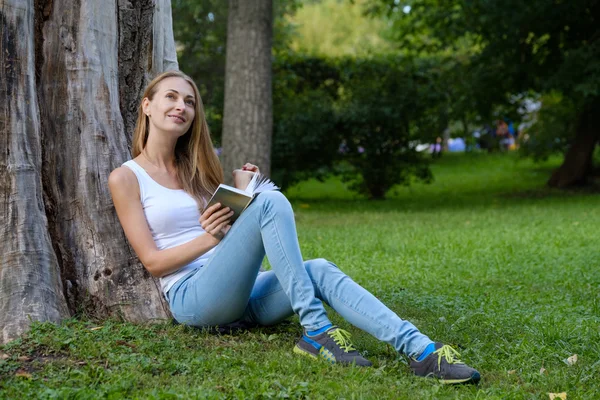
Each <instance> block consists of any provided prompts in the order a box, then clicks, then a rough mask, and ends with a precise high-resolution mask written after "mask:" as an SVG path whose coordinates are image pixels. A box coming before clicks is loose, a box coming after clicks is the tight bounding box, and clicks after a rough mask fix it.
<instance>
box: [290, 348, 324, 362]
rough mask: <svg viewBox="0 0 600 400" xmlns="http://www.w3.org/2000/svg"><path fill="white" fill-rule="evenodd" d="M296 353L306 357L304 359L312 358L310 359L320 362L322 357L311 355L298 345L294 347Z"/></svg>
mask: <svg viewBox="0 0 600 400" xmlns="http://www.w3.org/2000/svg"><path fill="white" fill-rule="evenodd" d="M294 353H296V354H298V355H301V356H304V357H310V358H312V359H315V360H319V359H320V357H319V356H317V355H316V354H313V353H309V352H308V351H306V350H304V349H302V348H301V347H299V346H298V345H296V346H294Z"/></svg>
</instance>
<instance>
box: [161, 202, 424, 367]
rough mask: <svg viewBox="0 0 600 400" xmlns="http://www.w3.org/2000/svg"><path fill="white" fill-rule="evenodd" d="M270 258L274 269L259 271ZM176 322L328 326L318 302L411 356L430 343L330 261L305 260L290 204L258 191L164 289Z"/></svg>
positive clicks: (313, 328)
mask: <svg viewBox="0 0 600 400" xmlns="http://www.w3.org/2000/svg"><path fill="white" fill-rule="evenodd" d="M265 252H266V255H267V257H268V258H269V262H270V264H271V267H272V270H271V271H266V272H259V270H260V266H261V263H262V260H263V258H264V256H265ZM167 297H168V300H169V306H170V308H171V312H172V313H173V316H174V317H175V319H176V320H177V321H178V322H180V323H182V324H187V325H192V326H198V327H208V326H216V325H225V324H229V323H232V322H236V321H245V322H251V323H256V324H259V325H273V324H276V323H278V322H280V321H282V320H284V319H286V318H288V317H290V316H292V315H293V314H294V313H295V314H297V315H298V316H299V318H300V323H301V324H302V326H303V327H304V328H305V329H306V330H317V329H320V328H322V327H324V326H326V325H329V324H330V323H331V322H330V321H329V319H328V318H327V314H326V312H325V308H324V306H323V303H322V301H324V302H326V303H327V304H328V305H329V306H331V307H332V308H333V309H334V310H335V311H336V312H338V313H339V314H340V315H341V316H342V317H343V318H344V319H346V321H348V322H350V323H351V324H352V325H354V326H356V327H358V328H359V329H362V330H363V331H365V332H368V333H370V334H371V335H373V336H374V337H376V338H377V339H379V340H382V341H384V342H386V343H389V344H390V345H392V346H393V347H394V348H395V349H396V350H397V351H398V352H400V353H404V354H406V355H408V356H410V357H415V356H418V355H419V354H421V352H422V351H423V350H424V349H425V347H427V345H429V344H430V343H432V341H431V340H430V339H429V338H428V337H427V336H425V335H423V334H422V333H421V332H419V330H418V329H417V328H416V327H415V326H414V325H413V324H411V323H410V322H408V321H404V320H402V319H400V317H398V316H397V315H396V314H395V313H394V312H393V311H391V310H390V309H389V308H387V307H386V306H385V305H384V304H383V303H381V302H380V301H379V300H378V299H377V298H376V297H375V296H373V295H372V294H371V293H369V292H368V291H367V290H366V289H364V288H363V287H361V286H360V285H358V284H357V283H356V282H354V281H353V280H352V279H350V278H349V277H348V276H347V275H346V274H344V273H343V272H342V271H341V270H340V269H339V268H338V267H337V266H336V265H335V264H333V263H331V262H329V261H327V260H325V259H322V258H321V259H316V260H310V261H306V262H305V261H303V259H302V255H301V254H300V246H299V244H298V238H297V234H296V224H295V222H294V213H293V210H292V207H291V206H290V203H289V202H288V200H287V199H286V198H285V196H284V195H283V194H281V193H280V192H277V191H272V192H265V193H261V194H260V195H259V196H258V197H257V198H256V199H255V200H254V201H253V202H252V204H251V205H250V206H249V207H248V208H247V209H246V211H244V213H243V214H242V215H241V216H240V218H239V219H238V220H237V221H236V222H235V224H234V225H233V226H232V228H231V230H230V231H229V232H228V233H227V235H225V238H224V239H223V240H222V241H221V243H219V245H218V246H217V248H216V249H215V252H214V254H213V255H212V257H211V258H210V259H209V260H208V262H207V263H206V265H204V266H203V267H202V268H200V269H198V270H196V271H194V272H191V273H190V274H189V275H187V276H185V277H184V278H182V279H181V280H179V281H178V282H176V283H175V285H173V287H171V289H170V290H169V292H168V295H167Z"/></svg>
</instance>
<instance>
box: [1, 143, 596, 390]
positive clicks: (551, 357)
mask: <svg viewBox="0 0 600 400" xmlns="http://www.w3.org/2000/svg"><path fill="white" fill-rule="evenodd" d="M557 163H558V160H556V159H554V160H550V161H548V162H547V163H545V164H543V165H535V164H533V163H531V162H530V161H524V160H517V159H516V158H515V157H513V156H512V155H493V156H488V155H477V154H475V155H460V156H454V155H451V156H446V157H444V158H442V159H441V160H439V161H437V162H436V164H435V165H433V171H434V175H435V177H436V180H435V181H434V182H433V183H432V184H431V185H423V184H415V185H413V186H411V187H409V188H406V187H402V188H397V189H395V190H392V191H391V192H390V196H389V199H388V200H385V201H378V202H369V201H366V200H364V199H361V198H360V197H357V196H354V195H352V194H351V193H350V192H348V191H347V190H346V189H345V187H344V186H343V185H342V184H341V183H340V182H339V181H336V180H332V181H329V182H325V183H319V182H304V183H302V184H300V185H298V186H296V187H294V188H291V189H290V190H289V191H288V196H289V197H290V198H291V200H292V203H293V204H294V208H295V211H296V215H297V222H298V235H299V237H300V243H301V245H302V250H303V254H304V257H305V258H307V259H309V258H316V257H325V258H327V259H329V260H331V261H333V262H335V263H336V264H338V265H339V266H340V267H341V268H342V269H343V270H345V271H346V272H347V273H348V274H349V275H350V276H352V277H353V278H354V279H355V280H356V281H358V282H359V283H361V284H362V285H363V286H365V287H366V288H368V289H369V290H371V291H372V292H373V293H374V294H375V295H376V296H378V297H379V298H380V299H381V300H382V301H383V302H384V303H386V304H387V305H388V306H389V307H390V308H392V309H393V310H395V311H396V312H397V313H398V314H399V315H400V316H401V317H403V318H405V319H408V320H410V321H412V322H413V323H414V324H415V325H416V326H417V327H419V328H420V329H421V330H422V331H423V332H424V333H426V334H428V335H429V336H430V337H432V338H433V339H434V340H438V341H443V342H446V343H450V344H453V345H455V346H456V348H457V349H458V350H459V351H460V352H461V354H462V359H463V360H464V361H466V362H468V363H469V364H470V365H472V366H474V367H476V368H477V369H479V371H480V372H481V373H482V376H483V378H482V382H481V383H480V385H479V386H478V387H473V386H461V387H446V386H442V385H440V384H438V383H436V382H435V381H434V380H425V379H419V378H415V377H413V376H411V374H410V370H409V368H408V365H407V363H406V361H405V360H404V359H403V358H402V357H398V356H397V355H395V354H394V351H393V350H392V349H391V348H390V347H389V346H387V345H385V344H382V343H379V342H378V341H376V340H375V339H374V338H372V337H370V336H369V335H367V334H365V333H362V332H360V331H358V330H356V329H354V328H353V327H351V326H349V325H348V324H347V323H345V322H344V321H342V320H340V319H339V318H337V316H336V315H334V314H333V312H332V313H330V314H331V317H332V319H333V321H334V322H335V323H338V324H339V325H341V326H342V327H343V328H344V329H348V330H349V331H351V332H352V333H353V337H354V341H355V344H356V345H357V347H358V348H359V349H361V350H362V351H363V353H364V354H365V355H366V356H367V357H368V358H369V359H370V360H371V361H373V362H374V367H373V368H370V369H359V368H343V367H336V366H328V365H327V364H325V363H320V362H310V360H306V359H305V358H303V357H297V356H294V355H293V353H292V347H293V346H294V344H295V343H296V341H297V340H298V338H299V336H300V334H301V329H300V327H299V326H298V324H297V320H296V319H293V320H291V321H290V322H289V323H284V324H282V325H279V326H276V327H270V328H261V329H257V330H253V331H250V332H241V333H238V334H235V335H216V334H211V333H208V332H203V331H198V330H194V329H190V328H185V327H182V326H174V325H171V324H168V323H166V324H158V325H152V326H139V325H132V324H127V323H121V322H118V321H108V322H103V323H100V322H94V321H76V320H69V321H66V322H65V323H64V324H62V325H60V326H55V325H51V324H36V325H34V327H33V329H32V331H31V333H29V334H28V335H26V336H25V337H24V338H22V339H19V340H16V341H14V342H12V343H10V344H8V345H5V346H3V347H0V398H27V397H29V398H61V399H62V398H77V399H80V398H112V399H120V398H165V399H171V398H173V399H174V398H262V397H264V398H271V397H283V398H300V397H306V398H346V399H354V398H356V399H358V398H411V399H445V398H450V399H455V398H461V399H462V398H466V399H470V398H480V399H484V398H485V399H549V398H550V397H549V395H548V393H561V392H566V393H567V396H568V399H569V400H571V399H594V398H600V383H599V380H600V301H599V296H600V295H599V289H600V269H599V268H598V267H599V264H600V261H599V260H600V250H599V249H600V246H599V241H600V240H599V236H598V227H599V226H600V213H599V212H598V209H599V207H600V197H599V196H598V195H597V194H594V193H591V192H571V193H563V192H557V191H552V190H549V189H545V188H544V182H545V181H546V179H547V178H548V176H549V174H550V172H551V170H552V168H553V167H555V166H556V165H557ZM575 354H576V355H577V361H576V362H575V363H572V362H571V363H569V361H568V359H569V357H571V356H573V355H575ZM571 360H573V358H571Z"/></svg>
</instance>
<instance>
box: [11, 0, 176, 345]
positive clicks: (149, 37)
mask: <svg viewBox="0 0 600 400" xmlns="http://www.w3.org/2000/svg"><path fill="white" fill-rule="evenodd" d="M117 1H118V0H105V1H97V0H76V1H72V0H52V1H43V0H3V2H2V5H1V6H0V7H1V8H0V16H1V18H2V21H1V22H2V23H1V25H0V30H2V32H1V33H2V42H1V47H0V60H1V61H2V63H1V66H2V68H1V69H0V82H1V83H0V93H1V94H2V95H3V97H2V99H1V100H2V101H0V140H2V144H0V193H1V194H2V196H0V210H1V214H0V226H1V227H2V229H1V230H0V246H1V247H0V334H1V336H0V341H1V342H5V341H7V340H10V339H12V338H14V337H16V336H18V335H19V334H20V333H22V332H23V331H24V330H26V329H27V327H28V325H29V323H30V321H32V320H33V321H35V320H41V321H45V320H50V321H58V320H60V319H61V318H64V317H68V316H70V315H74V314H77V313H83V314H85V315H93V316H97V317H106V316H109V315H112V316H118V317H121V318H124V319H126V320H130V321H147V320H150V319H157V318H158V319H160V318H166V317H167V316H168V311H167V309H166V307H165V305H164V301H163V299H162V295H161V293H160V290H159V289H158V287H157V285H156V282H155V281H154V280H153V279H152V278H151V277H150V276H149V274H148V273H147V272H146V271H145V270H144V268H143V267H142V266H141V264H140V263H139V262H138V260H137V257H136V256H135V254H134V253H133V252H132V251H131V249H130V247H129V246H128V244H127V242H126V240H125V237H124V234H123V231H122V229H121V227H120V225H119V222H118V220H117V218H116V214H115V212H114V208H113V205H112V201H111V198H110V194H109V192H108V187H107V180H108V175H109V173H110V171H111V170H112V169H114V168H116V167H117V166H119V165H120V164H121V163H122V162H124V161H125V160H127V159H128V158H130V154H129V149H128V146H129V145H130V143H131V132H130V130H131V129H132V128H133V124H134V121H135V116H136V114H135V113H136V106H137V103H138V101H139V96H140V93H141V90H143V87H144V86H145V84H146V83H147V81H148V78H149V77H150V75H153V74H155V73H158V72H161V71H162V70H163V69H165V68H174V69H176V68H177V62H176V56H175V46H174V40H173V35H172V30H171V28H170V0H130V1H118V5H117ZM157 54H158V56H157ZM124 121H125V123H124ZM125 125H127V131H128V132H127V133H126V130H125Z"/></svg>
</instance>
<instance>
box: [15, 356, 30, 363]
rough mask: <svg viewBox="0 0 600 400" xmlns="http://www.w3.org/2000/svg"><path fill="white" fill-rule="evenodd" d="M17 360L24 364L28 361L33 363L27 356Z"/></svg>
mask: <svg viewBox="0 0 600 400" xmlns="http://www.w3.org/2000/svg"><path fill="white" fill-rule="evenodd" d="M17 360H19V361H22V362H27V361H31V358H30V357H27V356H21V357H19V358H17Z"/></svg>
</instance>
